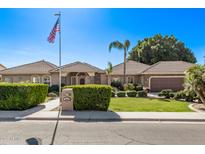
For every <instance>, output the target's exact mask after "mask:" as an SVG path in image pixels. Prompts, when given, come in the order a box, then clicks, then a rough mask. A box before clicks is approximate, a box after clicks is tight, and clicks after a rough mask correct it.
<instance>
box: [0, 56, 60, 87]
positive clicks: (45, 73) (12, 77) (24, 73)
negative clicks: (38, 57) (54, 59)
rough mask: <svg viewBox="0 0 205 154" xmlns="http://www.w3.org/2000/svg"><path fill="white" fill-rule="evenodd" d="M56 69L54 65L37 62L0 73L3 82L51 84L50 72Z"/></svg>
mask: <svg viewBox="0 0 205 154" xmlns="http://www.w3.org/2000/svg"><path fill="white" fill-rule="evenodd" d="M55 68H57V66H56V65H54V64H52V63H50V62H47V61H44V60H42V61H37V62H34V63H29V64H25V65H20V66H16V67H12V68H8V69H5V70H3V71H1V74H2V77H3V81H5V82H32V83H47V84H50V83H51V74H50V72H49V71H50V70H52V69H55Z"/></svg>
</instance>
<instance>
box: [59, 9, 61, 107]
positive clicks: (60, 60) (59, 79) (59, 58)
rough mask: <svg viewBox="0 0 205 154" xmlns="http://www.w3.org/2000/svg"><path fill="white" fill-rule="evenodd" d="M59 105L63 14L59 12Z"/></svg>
mask: <svg viewBox="0 0 205 154" xmlns="http://www.w3.org/2000/svg"><path fill="white" fill-rule="evenodd" d="M59 29H60V30H59V103H60V105H61V12H60V11H59Z"/></svg>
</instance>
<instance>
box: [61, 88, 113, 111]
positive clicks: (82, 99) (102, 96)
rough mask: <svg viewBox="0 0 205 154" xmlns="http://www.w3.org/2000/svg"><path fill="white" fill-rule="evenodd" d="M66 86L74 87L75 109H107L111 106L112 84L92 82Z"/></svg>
mask: <svg viewBox="0 0 205 154" xmlns="http://www.w3.org/2000/svg"><path fill="white" fill-rule="evenodd" d="M64 88H72V89H73V93H74V109H75V110H100V111H107V109H108V107H109V103H110V98H111V89H112V88H111V87H110V86H106V85H95V84H90V85H75V86H65V87H64Z"/></svg>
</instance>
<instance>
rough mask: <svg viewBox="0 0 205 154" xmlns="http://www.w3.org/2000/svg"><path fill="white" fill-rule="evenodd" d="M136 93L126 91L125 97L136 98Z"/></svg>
mask: <svg viewBox="0 0 205 154" xmlns="http://www.w3.org/2000/svg"><path fill="white" fill-rule="evenodd" d="M136 95H137V92H136V91H127V96H128V97H136Z"/></svg>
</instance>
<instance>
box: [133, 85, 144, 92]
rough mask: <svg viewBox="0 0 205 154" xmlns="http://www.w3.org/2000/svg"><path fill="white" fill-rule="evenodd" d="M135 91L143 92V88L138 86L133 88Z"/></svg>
mask: <svg viewBox="0 0 205 154" xmlns="http://www.w3.org/2000/svg"><path fill="white" fill-rule="evenodd" d="M135 90H136V91H142V90H143V86H141V85H139V86H136V87H135Z"/></svg>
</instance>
